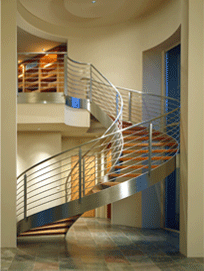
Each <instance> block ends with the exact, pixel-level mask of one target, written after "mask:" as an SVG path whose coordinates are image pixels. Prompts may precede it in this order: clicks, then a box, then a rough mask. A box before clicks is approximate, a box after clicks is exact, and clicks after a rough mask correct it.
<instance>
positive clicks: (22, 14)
mask: <svg viewBox="0 0 204 271" xmlns="http://www.w3.org/2000/svg"><path fill="white" fill-rule="evenodd" d="M17 26H18V27H20V28H21V29H23V30H24V31H26V32H28V33H30V34H32V35H34V36H37V37H40V38H43V39H47V40H55V41H59V42H66V41H67V36H68V33H66V31H65V29H64V31H62V28H61V27H57V26H55V25H51V24H49V23H47V22H45V21H43V20H40V19H38V18H36V17H35V16H34V15H33V14H31V13H30V12H28V11H27V10H26V9H25V8H24V6H23V5H22V4H21V3H20V1H19V0H17ZM48 29H49V31H48ZM56 33H57V34H56Z"/></svg>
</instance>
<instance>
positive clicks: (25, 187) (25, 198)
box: [24, 174, 27, 219]
mask: <svg viewBox="0 0 204 271" xmlns="http://www.w3.org/2000/svg"><path fill="white" fill-rule="evenodd" d="M26 217H27V175H26V174H25V175H24V219H26Z"/></svg>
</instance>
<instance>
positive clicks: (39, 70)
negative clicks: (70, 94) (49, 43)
mask: <svg viewBox="0 0 204 271" xmlns="http://www.w3.org/2000/svg"><path fill="white" fill-rule="evenodd" d="M66 58H67V56H66V53H64V52H49V53H47V52H46V53H37V54H36V53H19V54H18V59H19V60H18V61H19V63H18V93H31V92H33V93H36V92H37V93H50V92H64V80H65V78H64V74H66V73H65V72H64V69H65V68H66V67H65V63H66V60H65V59H66Z"/></svg>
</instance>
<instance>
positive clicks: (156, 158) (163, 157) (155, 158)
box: [119, 156, 172, 161]
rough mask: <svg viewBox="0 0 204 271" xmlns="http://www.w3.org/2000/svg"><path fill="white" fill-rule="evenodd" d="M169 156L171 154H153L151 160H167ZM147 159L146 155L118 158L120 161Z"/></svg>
mask: <svg viewBox="0 0 204 271" xmlns="http://www.w3.org/2000/svg"><path fill="white" fill-rule="evenodd" d="M171 158H172V156H153V157H152V160H169V159H171ZM148 159H149V158H148V157H121V158H119V160H120V161H129V160H134V161H146V160H148Z"/></svg>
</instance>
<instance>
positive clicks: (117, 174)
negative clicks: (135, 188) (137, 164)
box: [109, 173, 141, 178]
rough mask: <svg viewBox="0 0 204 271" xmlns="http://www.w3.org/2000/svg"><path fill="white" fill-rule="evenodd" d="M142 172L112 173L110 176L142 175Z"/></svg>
mask: <svg viewBox="0 0 204 271" xmlns="http://www.w3.org/2000/svg"><path fill="white" fill-rule="evenodd" d="M140 175H141V173H111V174H110V175H109V176H110V177H126V178H127V177H130V178H132V177H138V176H140Z"/></svg>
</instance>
